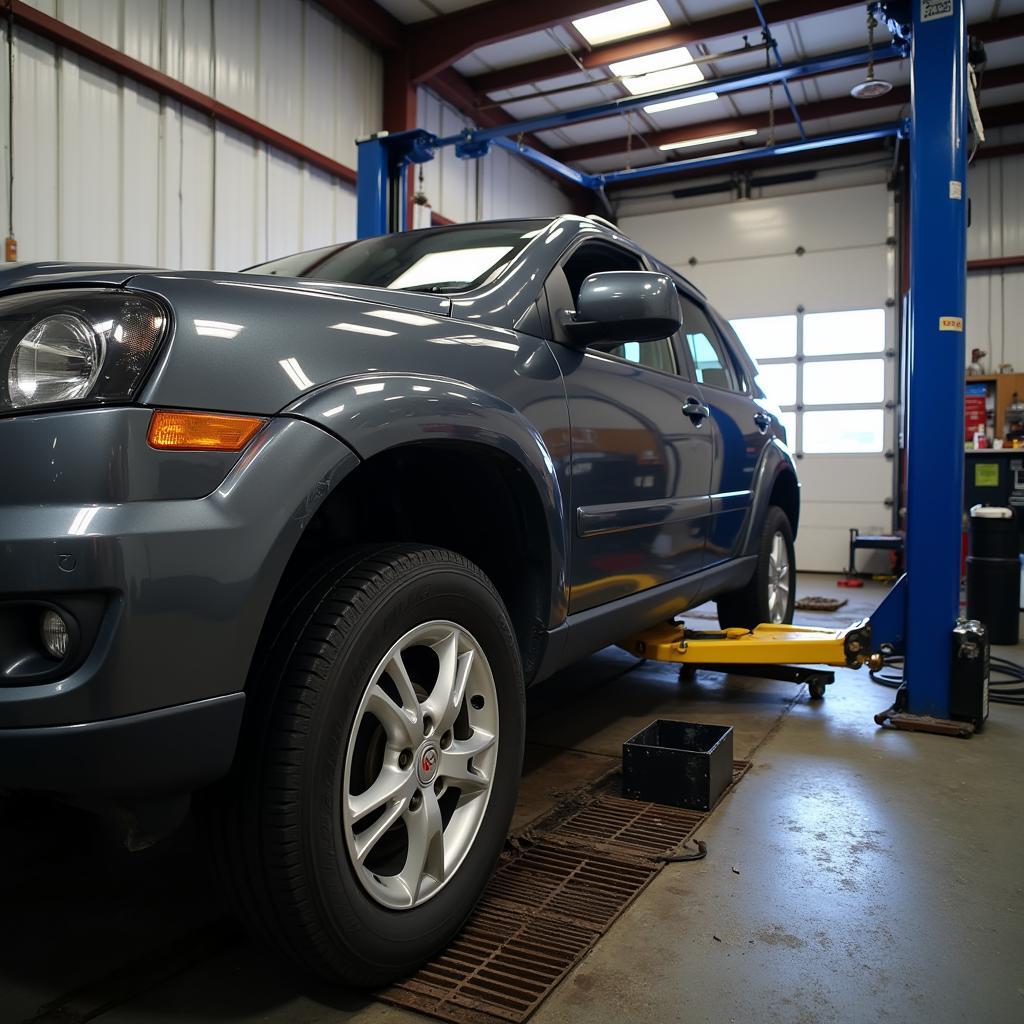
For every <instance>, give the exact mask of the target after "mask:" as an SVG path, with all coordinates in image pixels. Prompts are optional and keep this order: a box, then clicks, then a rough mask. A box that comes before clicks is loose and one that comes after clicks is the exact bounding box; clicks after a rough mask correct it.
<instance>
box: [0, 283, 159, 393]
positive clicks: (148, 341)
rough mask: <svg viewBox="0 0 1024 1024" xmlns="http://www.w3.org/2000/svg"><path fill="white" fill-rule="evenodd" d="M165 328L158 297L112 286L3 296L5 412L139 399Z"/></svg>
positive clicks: (0, 370)
mask: <svg viewBox="0 0 1024 1024" xmlns="http://www.w3.org/2000/svg"><path fill="white" fill-rule="evenodd" d="M166 326H167V318H166V315H165V314H164V312H163V310H162V308H161V307H160V305H159V304H158V303H157V302H156V301H154V300H153V299H150V298H148V297H146V296H143V295H133V294H131V293H129V292H123V291H116V290H113V289H102V290H101V289H92V288H90V289H63V290H61V291H53V292H34V293H26V294H23V295H13V296H9V297H7V298H2V299H0V412H2V411H4V409H25V408H30V407H31V408H34V407H36V406H44V405H62V404H66V403H81V402H89V403H103V402H117V401H126V400H127V399H130V398H132V397H133V396H134V395H135V394H136V392H137V391H138V388H139V386H140V385H141V384H142V381H143V378H144V377H145V374H146V371H147V370H148V369H149V366H150V364H151V363H152V361H153V357H154V355H155V354H156V351H157V349H158V348H159V345H160V342H161V340H162V339H163V336H164V334H165V333H166Z"/></svg>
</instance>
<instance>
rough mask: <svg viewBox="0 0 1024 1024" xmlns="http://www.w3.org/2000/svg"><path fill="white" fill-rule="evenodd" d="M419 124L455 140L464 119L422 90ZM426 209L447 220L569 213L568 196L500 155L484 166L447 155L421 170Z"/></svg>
mask: <svg viewBox="0 0 1024 1024" xmlns="http://www.w3.org/2000/svg"><path fill="white" fill-rule="evenodd" d="M418 102H419V116H418V120H419V124H420V127H421V128H426V129H427V131H431V132H434V133H435V134H437V135H453V134H455V133H456V132H458V131H461V130H462V129H463V128H464V127H466V124H467V121H466V119H465V118H464V117H463V116H462V115H461V114H460V113H459V112H458V111H457V110H455V109H453V108H452V107H450V106H448V104H446V103H444V102H443V101H442V100H441V99H439V98H438V97H437V96H436V95H435V94H434V93H432V92H431V91H430V90H428V89H420V91H419V96H418ZM423 189H424V191H425V192H426V194H427V198H428V199H429V200H430V205H431V206H432V207H433V209H434V210H436V211H437V212H438V213H442V214H444V215H445V216H446V217H448V218H450V219H451V220H457V221H469V220H491V219H494V218H497V217H533V216H541V217H544V216H553V215H555V214H558V213H568V212H571V203H570V201H569V199H568V197H567V196H566V194H565V193H564V192H563V191H562V190H561V189H560V188H559V187H558V186H557V185H556V184H555V183H554V181H553V180H552V179H551V178H549V177H548V176H547V175H546V174H544V173H543V172H542V171H538V170H535V169H534V168H533V167H532V166H531V165H530V164H528V163H526V162H525V161H523V160H520V159H519V158H518V157H515V156H513V155H512V154H511V153H508V152H506V151H505V150H502V149H492V150H491V152H490V153H489V154H488V156H487V157H486V158H484V159H483V160H460V159H459V158H458V157H457V156H456V155H455V153H454V151H453V150H451V149H446V150H442V152H441V154H440V155H439V156H438V157H437V158H435V159H434V160H433V161H431V162H430V163H429V164H424V165H423Z"/></svg>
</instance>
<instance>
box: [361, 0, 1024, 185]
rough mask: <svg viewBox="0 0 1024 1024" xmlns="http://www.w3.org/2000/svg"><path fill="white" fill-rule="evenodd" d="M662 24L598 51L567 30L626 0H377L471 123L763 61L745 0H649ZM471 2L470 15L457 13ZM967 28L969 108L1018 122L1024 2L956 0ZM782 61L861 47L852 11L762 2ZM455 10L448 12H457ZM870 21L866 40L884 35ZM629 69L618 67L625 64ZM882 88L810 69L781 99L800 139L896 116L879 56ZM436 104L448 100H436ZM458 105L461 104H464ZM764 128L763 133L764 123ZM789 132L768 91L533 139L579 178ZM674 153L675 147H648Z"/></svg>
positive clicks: (892, 76)
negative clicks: (856, 91) (977, 90)
mask: <svg viewBox="0 0 1024 1024" xmlns="http://www.w3.org/2000/svg"><path fill="white" fill-rule="evenodd" d="M657 2H658V3H659V4H660V7H661V9H662V11H663V12H664V16H665V19H666V20H667V22H668V25H669V27H668V28H667V29H660V30H655V31H653V32H652V31H647V32H642V33H637V34H634V35H631V36H626V37H623V38H620V39H618V40H616V41H614V42H611V43H603V44H600V45H591V44H588V43H587V41H586V40H585V39H584V37H583V35H582V34H581V33H580V32H579V31H578V30H577V29H576V28H575V27H574V25H573V19H578V18H580V17H582V16H585V15H586V14H588V13H592V12H594V11H602V10H609V9H615V8H616V7H628V6H629V5H628V4H618V5H615V4H612V5H605V6H604V7H602V6H600V5H596V6H595V5H590V6H588V4H587V3H586V0H582V2H581V0H547V2H546V3H542V2H540V0H532V2H531V0H521V2H516V3H511V2H506V0H491V2H489V3H485V4H482V5H481V4H477V3H474V2H472V0H471V2H469V3H467V2H464V0H380V3H381V6H383V7H384V8H386V9H387V11H389V12H390V14H391V15H393V16H394V18H395V19H397V20H398V21H400V22H402V23H404V24H406V25H413V24H415V25H416V26H417V29H416V31H414V32H410V33H408V37H409V38H410V41H411V45H412V47H413V53H414V57H413V67H414V72H415V71H418V72H419V75H418V77H419V78H420V80H421V82H422V84H425V85H427V86H434V87H437V88H438V91H440V92H441V94H442V95H443V96H444V95H445V89H444V88H440V86H441V85H442V84H444V85H445V86H447V89H448V93H449V96H450V95H451V90H452V88H453V83H455V82H457V83H458V90H459V92H460V98H461V99H462V103H461V104H460V105H461V106H462V107H463V110H464V111H465V112H467V113H471V114H473V115H474V116H475V117H476V118H477V119H478V120H480V121H487V120H491V122H492V123H493V120H494V119H502V120H505V119H507V118H512V119H516V120H518V119H520V118H526V117H533V116H535V115H540V114H547V113H551V112H552V111H559V110H572V109H575V108H578V107H583V106H587V105H589V104H592V103H598V102H602V101H604V100H610V99H615V98H616V97H619V96H624V95H627V94H628V93H627V90H626V88H625V86H624V85H623V84H622V81H621V80H616V78H615V75H614V73H613V69H612V67H611V65H612V64H614V63H615V62H616V61H619V60H622V59H627V58H634V57H637V56H643V55H650V54H664V53H665V52H666V51H667V50H671V49H674V48H677V47H678V46H679V45H681V44H683V43H685V44H686V45H687V47H688V51H689V54H690V56H691V58H694V59H698V60H699V59H700V58H703V57H708V56H712V57H713V56H715V55H721V54H725V53H727V52H730V51H735V50H737V49H739V48H742V47H744V46H745V45H749V47H750V48H749V50H747V51H746V52H742V53H740V54H738V55H732V56H728V57H722V58H721V59H717V60H714V59H713V60H710V61H708V62H706V63H701V64H700V67H701V68H702V69H703V73H704V76H705V78H707V79H709V80H714V79H715V78H717V77H721V76H724V75H732V74H736V73H739V72H743V71H748V70H752V69H755V68H758V67H761V66H763V65H764V63H765V60H766V53H765V49H764V46H763V44H762V40H761V31H760V27H759V25H758V23H757V20H756V13H755V10H754V4H753V2H752V0H751V2H749V3H739V4H737V3H734V2H730V0H685V2H684V0H657ZM471 8H479V9H478V10H475V11H472V12H470V9H471ZM965 9H966V14H967V21H968V24H969V26H970V28H971V31H972V34H975V35H978V36H980V37H981V38H982V39H983V40H984V41H985V43H986V48H987V52H988V66H987V69H986V73H985V76H984V78H983V82H982V86H983V92H982V109H983V112H984V113H985V116H986V121H987V123H989V124H991V125H993V126H995V125H1003V124H1016V123H1022V122H1024V0H965ZM763 10H764V14H765V17H766V19H767V21H768V24H769V25H770V27H771V32H772V35H773V37H774V39H775V40H776V42H777V45H778V50H779V55H780V56H781V58H782V60H783V61H786V62H789V61H798V60H801V59H805V58H809V57H816V56H821V55H823V54H828V53H833V52H836V51H839V50H845V49H850V48H859V47H864V46H865V45H866V44H867V28H866V11H865V6H864V5H863V4H857V5H851V4H846V3H843V2H842V0H838V2H837V0H775V2H773V3H766V4H764V5H763ZM460 12H462V13H460ZM889 38H890V37H889V33H888V31H887V30H886V29H885V27H884V26H882V25H879V26H878V28H877V29H876V30H875V42H876V44H879V45H882V44H885V43H887V42H888V41H889ZM620 70H633V69H631V68H629V66H628V65H627V69H620ZM876 75H877V77H879V78H884V79H887V80H888V81H890V82H892V83H893V85H894V88H893V90H892V92H890V93H889V94H888V95H886V96H884V97H881V98H879V99H874V100H866V101H865V100H857V99H854V98H852V97H851V95H850V89H851V87H852V86H854V85H855V84H856V83H857V82H859V81H861V80H862V79H863V78H864V70H853V71H845V72H841V73H831V74H823V75H817V76H814V77H808V78H805V79H800V80H797V81H795V82H794V83H792V85H791V92H792V97H793V100H794V101H795V104H796V107H797V111H798V113H799V115H800V118H801V120H802V121H803V123H804V126H805V130H806V132H807V134H808V135H811V136H813V135H823V134H827V133H831V132H840V131H844V130H848V129H853V128H860V127H864V126H868V125H876V124H883V123H887V122H891V121H893V120H895V119H897V118H899V117H902V116H906V114H907V112H908V108H909V101H910V90H909V77H910V67H909V61H906V60H903V61H888V62H885V63H882V64H879V65H878V67H877V68H876ZM446 98H448V97H446ZM467 98H468V101H469V105H470V106H471V107H473V109H472V110H466V106H467V103H466V100H467ZM772 120H774V126H773V127H772V126H770V121H772ZM739 133H743V136H742V137H734V138H730V139H723V140H722V141H720V142H717V143H714V142H712V143H700V142H698V144H697V145H694V144H693V143H694V142H695V141H697V140H701V139H706V138H708V137H709V136H722V135H733V136H736V135H738V134H739ZM798 134H799V130H798V128H797V125H796V124H795V123H794V117H793V115H792V113H791V111H790V108H789V106H788V104H787V101H786V97H785V95H784V93H783V91H782V90H781V89H780V88H776V89H775V90H774V94H773V95H771V94H770V92H769V89H768V88H758V89H750V90H746V91H743V92H739V93H733V94H730V95H727V96H725V95H723V96H722V97H721V98H718V99H715V100H712V101H708V102H701V103H698V104H693V105H690V106H682V107H675V108H673V109H669V110H660V111H654V112H647V111H635V112H633V113H632V114H631V115H616V116H614V117H605V118H602V119H600V120H593V121H586V122H583V123H580V124H575V125H571V126H567V127H564V128H559V129H556V130H552V131H546V132H541V133H539V134H538V135H537V136H536V141H538V142H539V143H540V144H541V145H542V146H543V147H545V148H547V149H548V150H549V151H550V152H552V153H553V155H555V156H557V157H559V158H560V159H562V160H564V161H566V162H568V163H571V164H573V165H574V166H577V167H580V168H582V169H583V170H587V171H594V172H599V171H611V170H617V169H620V168H624V167H627V166H632V167H636V166H640V165H643V164H650V163H653V162H659V161H665V160H674V159H686V158H690V157H693V156H696V155H704V154H708V155H710V154H713V153H718V152H726V151H729V150H734V149H740V148H756V147H760V146H764V145H767V144H768V143H769V142H770V141H771V140H772V139H774V140H775V141H785V140H787V139H792V138H796V137H798ZM680 143H686V144H687V145H685V146H682V147H680V148H679V149H675V150H667V151H666V150H663V149H661V148H659V147H662V146H679V144H680Z"/></svg>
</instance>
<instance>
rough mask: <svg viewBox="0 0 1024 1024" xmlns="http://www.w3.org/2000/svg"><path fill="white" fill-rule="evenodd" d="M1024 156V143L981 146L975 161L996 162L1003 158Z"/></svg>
mask: <svg viewBox="0 0 1024 1024" xmlns="http://www.w3.org/2000/svg"><path fill="white" fill-rule="evenodd" d="M1021 155H1024V142H1007V143H1004V144H1003V145H1001V146H988V145H986V146H979V147H978V152H977V153H975V154H974V159H975V160H995V159H997V158H998V157H1001V156H1021Z"/></svg>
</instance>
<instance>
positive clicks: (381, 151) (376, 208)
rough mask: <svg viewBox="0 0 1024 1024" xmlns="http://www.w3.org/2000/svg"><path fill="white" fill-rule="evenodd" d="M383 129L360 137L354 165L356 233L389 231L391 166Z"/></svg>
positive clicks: (372, 234) (366, 234) (369, 234)
mask: <svg viewBox="0 0 1024 1024" xmlns="http://www.w3.org/2000/svg"><path fill="white" fill-rule="evenodd" d="M385 137H386V133H385V132H381V133H379V134H377V135H372V136H370V138H368V139H360V140H359V146H358V159H359V162H358V164H357V165H356V237H357V238H375V237H377V236H378V235H386V234H387V233H388V208H389V205H390V203H389V194H388V193H389V191H390V177H391V176H390V169H389V166H388V165H389V160H388V149H387V145H386V144H385V142H384V139H385Z"/></svg>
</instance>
